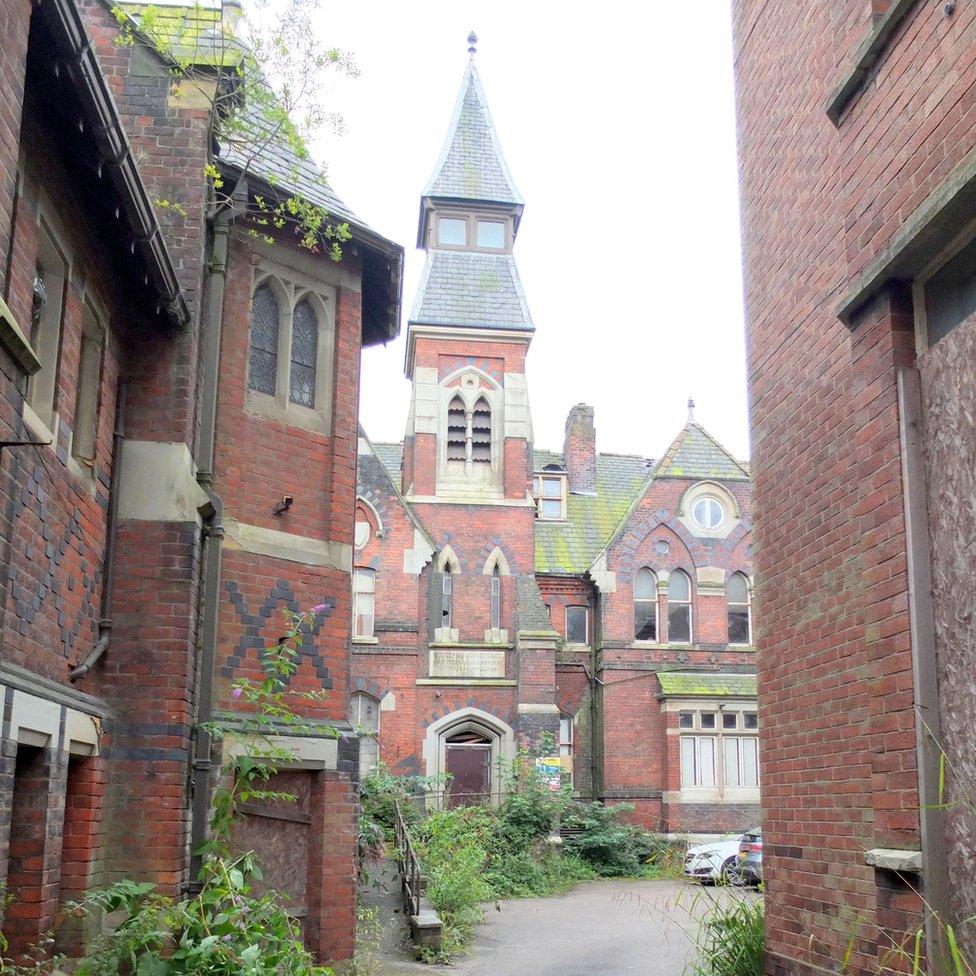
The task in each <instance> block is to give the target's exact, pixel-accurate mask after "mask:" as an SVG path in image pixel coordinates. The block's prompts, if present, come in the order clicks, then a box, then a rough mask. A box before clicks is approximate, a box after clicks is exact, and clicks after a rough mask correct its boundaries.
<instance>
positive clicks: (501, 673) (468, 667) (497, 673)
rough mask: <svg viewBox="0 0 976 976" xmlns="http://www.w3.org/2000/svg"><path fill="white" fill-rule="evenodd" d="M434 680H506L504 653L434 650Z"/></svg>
mask: <svg viewBox="0 0 976 976" xmlns="http://www.w3.org/2000/svg"><path fill="white" fill-rule="evenodd" d="M430 676H431V677H432V678H504V677H505V652H504V651H463V650H458V649H451V650H445V649H442V648H435V649H432V650H431V652H430Z"/></svg>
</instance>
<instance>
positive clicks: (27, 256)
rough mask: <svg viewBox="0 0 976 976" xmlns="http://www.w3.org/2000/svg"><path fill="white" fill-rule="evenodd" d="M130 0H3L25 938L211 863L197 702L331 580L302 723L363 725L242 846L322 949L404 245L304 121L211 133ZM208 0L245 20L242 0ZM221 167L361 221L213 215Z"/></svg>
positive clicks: (343, 847) (344, 947)
mask: <svg viewBox="0 0 976 976" xmlns="http://www.w3.org/2000/svg"><path fill="white" fill-rule="evenodd" d="M125 9H127V10H129V11H130V12H131V15H132V16H133V17H134V18H136V19H135V20H133V22H132V25H131V26H132V27H133V28H134V29H135V31H136V33H135V36H134V43H132V44H123V45H119V44H117V43H116V39H117V37H118V34H119V30H120V27H119V23H118V21H117V19H116V16H115V13H114V12H113V9H112V5H111V4H109V3H104V2H102V0H40V2H31V0H3V2H2V16H0V36H2V44H0V92H2V98H0V106H2V108H0V296H2V301H0V319H2V327H0V494H2V498H3V506H2V516H0V542H2V545H0V560H2V565H3V572H2V575H0V600H2V603H3V612H2V634H0V693H2V695H3V702H4V711H3V727H2V746H0V882H5V885H6V891H7V892H8V893H9V895H10V896H11V899H12V900H11V902H10V904H9V905H8V906H7V909H6V912H5V915H4V919H3V934H4V936H5V937H6V938H7V939H8V940H9V943H10V949H11V952H12V953H13V954H15V955H16V954H18V953H20V952H22V951H24V950H25V949H27V947H29V946H30V945H31V944H33V943H34V942H36V941H37V940H38V939H39V938H40V937H41V936H43V935H44V934H45V933H47V932H48V931H49V930H51V929H52V927H53V928H54V929H55V930H56V939H55V943H56V947H57V948H60V949H65V950H67V951H74V950H76V949H77V948H78V944H79V941H80V940H81V939H82V938H83V933H80V932H77V931H74V930H73V929H71V927H70V926H67V925H62V924H61V922H60V917H59V913H60V909H61V908H62V907H63V905H64V903H65V902H66V901H67V900H69V899H71V898H73V897H76V896H77V895H78V894H79V893H81V892H83V891H84V890H86V889H87V888H89V887H91V886H93V885H96V884H101V883H104V882H107V881H111V880H114V879H117V878H120V877H133V878H137V879H150V880H153V881H155V882H156V883H157V884H158V886H159V890H161V891H162V892H165V893H169V894H176V893H178V892H181V891H185V890H187V889H188V888H192V885H193V883H194V880H195V875H196V872H195V867H196V865H195V863H194V858H193V856H192V855H191V853H190V852H191V851H192V850H194V849H195V848H196V846H197V845H198V843H199V842H200V841H201V840H202V839H203V837H204V836H205V831H206V825H207V819H208V814H209V811H208V805H209V796H210V789H211V787H212V780H213V777H214V774H215V770H216V768H217V765H218V760H219V758H220V757H219V755H218V754H217V753H216V752H215V750H214V749H213V745H212V743H211V742H210V741H209V738H208V736H207V735H206V734H205V733H204V732H203V731H202V730H201V729H200V728H199V726H198V724H197V723H199V722H201V721H205V720H207V719H210V718H214V717H216V718H218V719H221V718H225V719H232V717H233V716H232V711H233V704H234V699H233V697H232V696H231V694H230V691H231V683H232V682H233V680H234V679H235V678H237V677H240V676H243V675H254V674H256V673H260V655H261V653H262V650H263V648H264V647H265V646H266V644H267V643H273V642H274V640H275V639H276V637H277V636H278V635H279V634H280V632H281V625H280V616H279V615H280V612H281V609H282V608H283V607H286V606H287V607H291V608H293V609H297V608H299V607H301V608H308V607H311V606H318V605H321V606H322V608H323V609H322V611H321V612H320V613H319V615H318V617H317V618H316V624H315V627H314V629H313V632H312V633H311V634H310V635H308V637H307V638H306V640H305V643H304V646H303V651H302V660H301V664H300V667H299V670H298V672H297V673H296V674H295V675H294V677H293V678H292V685H293V686H294V687H296V688H299V687H300V688H303V689H305V688H314V689H318V690H324V691H325V692H326V695H325V698H324V701H323V703H322V705H321V707H320V708H318V709H317V710H316V712H315V713H314V714H313V715H310V718H321V719H323V720H326V721H328V722H331V723H333V724H335V725H338V726H339V727H340V728H343V729H345V731H344V733H343V736H342V738H341V739H340V740H338V741H336V740H335V739H333V738H330V737H329V736H327V735H326V734H325V733H322V734H320V735H307V736H305V737H303V738H301V740H300V741H296V742H294V743H293V745H294V747H295V751H296V753H297V754H298V756H299V759H300V761H299V762H298V763H297V764H296V767H295V769H294V770H292V771H290V772H289V773H288V779H289V784H288V785H289V788H290V789H292V790H293V791H294V792H295V793H296V794H297V796H298V797H299V800H298V803H299V808H300V809H299V811H298V814H299V815H297V816H296V815H295V812H294V811H292V812H291V813H292V815H291V816H290V817H289V818H287V819H281V818H279V817H276V816H275V811H273V810H268V809H264V808H261V807H260V805H259V806H258V807H256V808H254V809H251V810H250V811H249V815H248V817H247V819H246V822H245V823H244V824H243V825H242V827H241V842H242V843H246V844H247V845H248V846H250V847H253V848H255V849H257V850H258V852H259V853H261V854H265V855H268V854H270V853H272V852H273V853H274V857H265V858H264V861H265V864H266V866H267V870H266V879H267V881H268V882H269V883H273V884H275V885H276V886H277V887H279V888H280V889H282V890H284V891H285V892H287V893H288V894H289V895H290V896H291V898H292V904H293V905H294V906H295V913H296V915H297V916H298V917H300V918H301V919H302V921H303V924H304V928H305V932H306V937H307V941H308V944H309V945H310V947H311V948H312V949H313V950H314V951H315V953H316V954H317V955H318V957H319V958H321V959H328V958H344V957H346V956H349V955H350V954H351V952H352V948H353V939H354V927H355V880H356V802H357V790H356V785H355V781H356V776H357V771H358V765H357V761H358V744H357V742H356V738H355V736H354V735H353V734H352V732H351V730H350V729H349V727H348V725H346V723H345V721H344V720H345V717H346V710H347V701H348V687H349V670H350V669H349V645H348V634H349V623H348V621H349V614H350V607H349V600H350V589H351V584H350V577H351V571H352V554H353V525H354V509H355V496H356V489H355V477H356V468H355V465H356V443H357V435H358V429H357V413H358V396H359V387H358V380H359V359H360V349H361V347H362V346H364V345H369V344H371V343H375V342H377V341H381V340H386V339H389V338H390V337H391V336H392V335H395V334H396V331H397V329H398V319H399V299H400V273H401V265H402V249H401V248H399V247H398V246H397V245H395V244H392V243H390V242H389V241H387V240H385V239H384V238H382V237H381V236H380V235H378V234H376V233H375V232H374V231H372V230H370V229H369V228H368V227H367V226H366V225H365V224H364V223H363V222H362V221H361V220H360V219H359V218H358V217H356V216H355V215H354V214H352V213H351V212H349V211H348V210H347V209H346V208H345V206H344V205H343V204H342V202H341V201H340V200H339V199H338V198H337V197H335V196H334V194H332V192H331V190H330V189H329V188H328V187H327V186H325V184H324V183H323V182H322V180H321V178H320V177H319V175H318V173H317V171H316V170H315V169H314V167H313V166H311V164H309V163H308V162H307V161H304V160H302V159H299V158H298V157H297V156H296V155H295V154H294V152H291V151H289V149H288V148H287V147H286V146H284V145H281V144H278V143H275V142H271V143H267V144H264V143H262V142H260V141H258V142H256V143H255V147H260V149H261V151H260V152H259V153H258V154H257V157H256V159H255V160H254V162H253V164H252V165H248V164H246V162H245V160H246V159H247V156H248V153H247V152H246V149H247V147H243V148H242V147H240V146H233V145H231V146H224V147H221V146H220V140H219V127H218V131H217V132H216V133H215V120H214V119H213V118H212V117H211V103H210V102H209V101H207V100H206V99H203V100H195V99H193V98H186V97H184V96H178V94H177V93H176V92H174V89H173V77H172V74H171V69H172V67H173V65H172V64H171V63H169V62H168V60H167V58H166V56H165V52H162V53H161V52H160V50H159V47H158V45H154V44H150V43H149V42H148V41H147V40H146V39H145V38H144V37H142V36H141V35H140V34H139V33H138V26H139V24H138V15H139V7H138V6H132V7H129V8H125ZM234 12H235V11H234V10H231V11H230V13H234ZM174 16H182V15H180V14H178V13H177V14H174ZM186 16H187V17H188V18H190V20H189V26H190V27H192V28H193V29H194V30H198V31H199V36H200V37H201V38H210V39H215V38H216V39H219V38H220V37H221V36H222V32H223V31H224V30H225V26H226V25H225V23H224V21H223V20H222V12H221V11H220V10H216V11H209V12H201V11H200V10H199V9H198V10H195V11H189V10H188V11H186ZM194 18H196V20H194ZM200 18H203V19H200ZM208 18H209V19H208ZM181 30H182V27H181ZM219 47H220V45H219V44H217V43H216V42H215V43H214V45H213V49H214V50H218V49H219ZM200 51H201V55H200V56H201V58H203V57H204V56H205V55H206V51H207V47H206V45H203V44H201V45H200ZM199 67H201V68H202V69H204V70H206V71H211V72H212V73H213V76H214V78H215V80H216V78H217V77H218V76H219V74H220V71H221V70H222V69H223V65H222V63H220V62H215V63H214V62H203V61H202V62H201V65H200V66H199ZM209 162H214V163H215V164H216V165H217V166H218V167H220V169H221V171H222V173H223V176H224V179H225V181H226V182H227V183H228V185H235V186H236V188H237V199H239V200H240V201H242V202H246V201H248V200H252V201H253V200H254V199H255V197H257V196H259V195H260V196H261V197H262V198H263V199H265V200H274V199H275V198H276V197H280V196H281V195H287V194H289V193H294V192H297V191H299V190H300V191H301V192H302V193H304V194H305V195H306V196H307V198H308V199H310V200H311V202H313V203H315V204H318V205H321V206H323V207H325V208H326V209H327V210H328V212H329V214H330V218H331V219H332V220H333V221H334V222H342V223H346V224H348V228H349V230H350V232H351V240H349V241H348V242H347V243H346V244H345V246H344V249H343V255H342V260H341V261H339V262H334V261H332V260H330V259H329V257H328V256H327V255H325V254H318V253H313V252H311V251H309V250H307V249H303V248H302V247H300V246H299V244H298V243H297V238H296V237H295V235H294V234H292V233H290V232H289V231H288V230H287V229H284V230H282V231H280V232H278V233H275V234H273V235H272V238H273V239H272V240H270V241H268V240H265V239H264V238H265V236H266V235H263V234H262V235H261V237H260V240H256V239H255V238H254V237H253V235H250V234H249V233H248V228H247V225H246V224H245V223H244V222H242V221H241V220H236V219H234V212H235V211H234V210H233V209H227V210H225V211H224V212H223V213H222V214H220V213H215V210H214V208H213V207H212V206H211V205H210V204H209V202H208V194H209V193H210V188H209V185H208V182H207V181H206V180H205V178H204V167H205V165H206V164H207V163H209ZM158 200H166V201H168V202H169V203H170V204H171V206H168V207H166V208H160V207H158V206H157V205H156V203H155V201H158ZM288 499H291V500H292V501H290V502H289V501H288ZM282 852H286V853H282Z"/></svg>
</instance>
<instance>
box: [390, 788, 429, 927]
mask: <svg viewBox="0 0 976 976" xmlns="http://www.w3.org/2000/svg"><path fill="white" fill-rule="evenodd" d="M393 812H394V815H393V837H394V842H395V843H396V847H397V850H398V851H399V853H400V874H401V877H402V879H403V880H402V884H403V903H404V906H405V907H406V909H407V913H408V914H409V915H411V916H414V915H419V914H420V899H421V896H422V895H423V894H424V892H425V891H426V889H427V881H426V879H425V878H424V874H423V871H422V870H421V868H420V858H418V857H417V852H416V850H414V846H413V840H412V839H411V837H410V831H409V829H408V828H407V822H406V820H404V819H403V811H401V809H400V803H399V801H396V800H395V801H394V802H393Z"/></svg>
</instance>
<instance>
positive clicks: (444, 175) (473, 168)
mask: <svg viewBox="0 0 976 976" xmlns="http://www.w3.org/2000/svg"><path fill="white" fill-rule="evenodd" d="M424 196H428V197H449V198H457V199H463V200H481V201H485V202H491V203H514V204H521V203H523V200H522V195H521V194H520V193H519V191H518V188H517V187H516V186H515V181H514V180H513V179H512V174H511V173H510V172H509V171H508V166H507V165H506V163H505V158H504V156H502V150H501V145H500V144H499V142H498V134H497V133H496V132H495V127H494V125H493V124H492V121H491V114H490V113H489V111H488V102H487V100H486V99H485V93H484V89H483V88H482V87H481V78H480V77H479V76H478V69H477V68H476V67H475V66H474V61H473V60H472V61H471V62H470V63H469V64H468V67H467V70H466V71H465V72H464V80H463V81H462V83H461V91H460V93H459V94H458V100H457V103H456V105H455V107H454V115H453V116H452V118H451V124H450V126H449V127H448V130H447V138H446V139H445V140H444V146H443V148H442V149H441V154H440V157H439V158H438V160H437V163H436V164H435V165H434V172H433V173H432V174H431V177H430V180H429V182H428V183H427V186H426V188H425V189H424Z"/></svg>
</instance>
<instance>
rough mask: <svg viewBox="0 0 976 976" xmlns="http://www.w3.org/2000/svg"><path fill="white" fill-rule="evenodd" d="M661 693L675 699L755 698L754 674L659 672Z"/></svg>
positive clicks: (658, 678)
mask: <svg viewBox="0 0 976 976" xmlns="http://www.w3.org/2000/svg"><path fill="white" fill-rule="evenodd" d="M657 680H658V681H660V682H661V693H662V694H663V695H664V696H665V697H673V698H734V697H739V698H755V697H756V676H755V675H754V674H705V673H703V672H700V671H699V672H692V673H688V672H679V671H659V672H658V675H657Z"/></svg>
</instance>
